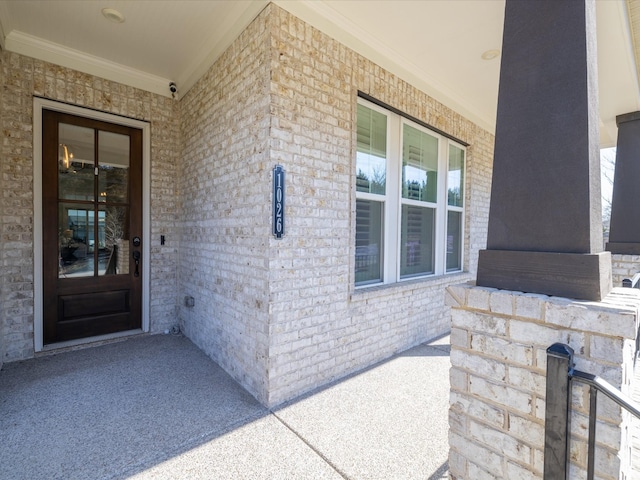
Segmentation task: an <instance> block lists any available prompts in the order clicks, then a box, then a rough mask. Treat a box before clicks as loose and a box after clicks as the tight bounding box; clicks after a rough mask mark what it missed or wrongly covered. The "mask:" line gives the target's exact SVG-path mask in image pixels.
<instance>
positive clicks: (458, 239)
mask: <svg viewBox="0 0 640 480" xmlns="http://www.w3.org/2000/svg"><path fill="white" fill-rule="evenodd" d="M455 270H462V212H453V211H449V212H447V272H452V271H455Z"/></svg>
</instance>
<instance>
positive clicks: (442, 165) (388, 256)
mask: <svg viewBox="0 0 640 480" xmlns="http://www.w3.org/2000/svg"><path fill="white" fill-rule="evenodd" d="M358 104H360V105H362V106H365V107H367V108H370V109H371V110H374V111H376V112H379V113H382V114H383V115H385V116H386V118H387V152H386V158H387V164H386V184H385V194H384V195H381V194H374V193H368V192H359V191H357V189H356V200H371V201H376V202H383V226H382V230H383V232H382V237H383V241H382V243H383V248H382V259H381V262H382V281H381V282H367V283H363V284H356V285H355V288H356V289H365V288H369V287H372V286H379V285H383V284H395V283H399V282H405V281H411V280H416V279H423V278H432V277H436V276H440V275H451V274H455V273H460V272H462V271H463V269H464V250H465V249H464V246H465V245H464V242H465V233H464V232H465V225H464V224H465V208H466V199H465V198H464V197H465V195H464V192H466V185H465V183H466V179H467V175H466V168H467V156H466V147H465V146H464V145H462V144H460V143H458V142H455V141H453V140H451V139H450V138H447V137H446V136H444V135H442V134H440V133H438V132H436V131H433V130H431V129H429V128H427V127H425V126H423V125H421V124H419V123H416V122H414V121H412V120H410V119H408V118H405V117H403V116H402V115H400V114H398V113H395V112H392V111H391V110H388V109H386V108H384V107H381V106H379V105H377V104H375V103H372V102H370V101H368V100H365V99H363V98H360V97H358ZM356 124H357V122H356ZM404 125H409V126H411V127H413V128H415V129H417V130H420V131H422V132H424V133H427V134H428V135H430V136H432V137H435V138H436V139H437V140H438V181H437V197H436V198H437V202H436V203H426V202H420V201H416V200H411V199H406V198H403V197H402V184H401V178H402V133H403V128H404ZM451 145H454V146H456V147H457V148H459V149H461V150H463V151H464V152H465V158H464V167H463V196H462V207H458V206H451V205H449V202H448V185H447V180H448V176H449V175H448V173H449V148H450V146H451ZM356 154H357V149H356ZM403 205H417V206H419V207H435V233H434V269H433V273H428V274H424V275H412V276H407V277H404V278H401V277H400V266H401V259H400V256H401V248H400V247H401V238H400V237H401V234H402V206H403ZM449 211H456V212H460V213H462V221H461V225H460V229H461V230H460V236H461V238H460V245H461V248H460V250H461V251H460V268H459V269H457V270H452V271H449V272H447V266H446V260H447V217H448V215H447V214H448V212H449ZM354 221H355V219H354ZM354 243H355V232H354ZM354 280H355V277H354Z"/></svg>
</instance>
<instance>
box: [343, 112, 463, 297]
mask: <svg viewBox="0 0 640 480" xmlns="http://www.w3.org/2000/svg"><path fill="white" fill-rule="evenodd" d="M464 169H465V149H464V147H463V146H462V145H460V144H457V143H456V142H454V141H452V140H450V139H448V138H446V137H444V136H442V135H439V134H438V133H436V132H433V131H431V130H429V129H428V128H425V127H424V126H422V125H419V124H417V123H414V122H412V121H410V120H408V119H406V118H404V117H402V116H400V115H398V114H396V113H393V112H391V111H388V110H386V109H384V108H382V107H380V106H378V105H375V104H373V103H371V102H368V101H366V100H364V99H358V111H357V154H356V249H355V255H356V258H355V283H356V286H365V285H372V284H380V283H394V282H397V281H401V280H405V279H410V278H415V277H424V276H429V275H440V274H444V273H447V272H458V271H460V270H462V261H463V258H462V247H463V239H462V235H463V233H464V225H463V221H464Z"/></svg>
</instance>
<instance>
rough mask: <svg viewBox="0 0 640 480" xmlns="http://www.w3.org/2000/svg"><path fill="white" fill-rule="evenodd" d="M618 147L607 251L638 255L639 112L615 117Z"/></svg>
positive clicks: (639, 228) (639, 250) (639, 248)
mask: <svg viewBox="0 0 640 480" xmlns="http://www.w3.org/2000/svg"><path fill="white" fill-rule="evenodd" d="M616 124H617V125H618V148H617V150H616V172H615V175H614V179H613V198H612V200H611V225H610V227H609V243H607V250H608V251H610V252H611V253H620V254H628V255H640V112H633V113H627V114H625V115H618V116H617V117H616Z"/></svg>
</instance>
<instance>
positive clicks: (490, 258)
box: [477, 0, 611, 300]
mask: <svg viewBox="0 0 640 480" xmlns="http://www.w3.org/2000/svg"><path fill="white" fill-rule="evenodd" d="M595 42H596V32H595V3H594V1H593V0H586V1H585V0H563V1H557V0H507V2H506V8H505V23H504V35H503V43H502V64H501V69H500V89H499V96H498V113H497V122H496V142H495V156H494V165H493V183H492V191H491V208H490V213H489V230H488V235H487V249H486V250H482V251H480V258H479V263H478V277H477V284H478V285H484V286H490V287H497V288H503V289H509V290H518V291H525V292H533V293H544V294H547V295H558V296H565V297H572V298H578V299H589V300H600V299H601V298H602V297H604V296H605V295H607V294H608V293H609V291H610V290H611V256H610V254H609V253H608V252H602V217H601V211H600V209H601V199H600V156H599V143H598V142H599V138H598V137H599V117H598V97H597V95H598V84H597V61H596V45H595Z"/></svg>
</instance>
